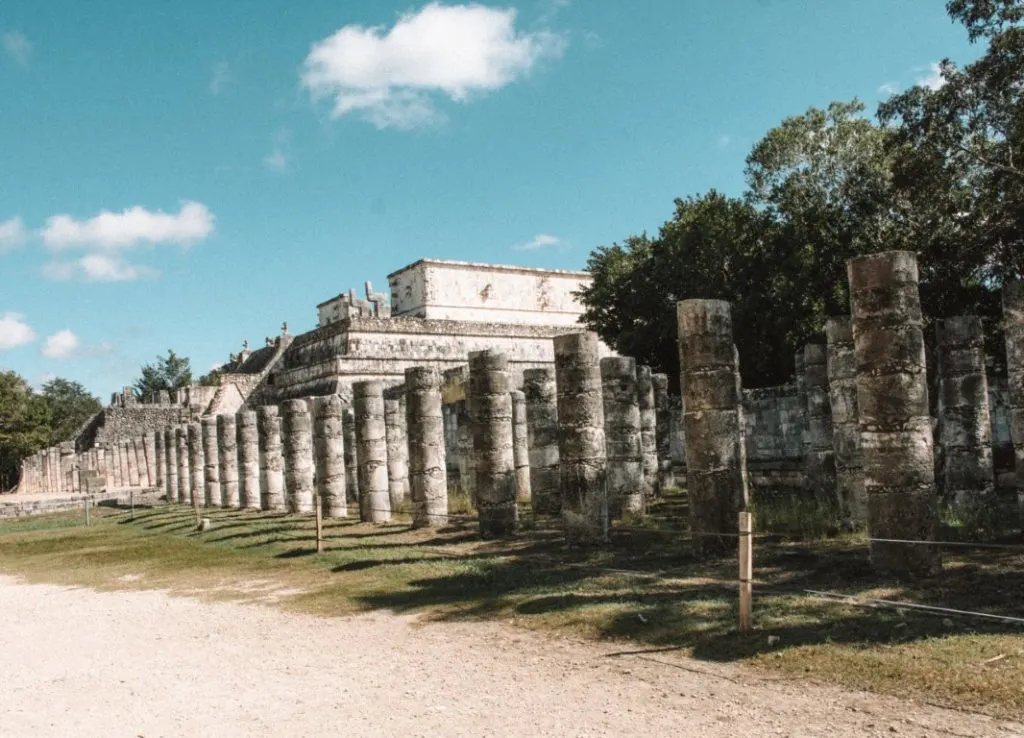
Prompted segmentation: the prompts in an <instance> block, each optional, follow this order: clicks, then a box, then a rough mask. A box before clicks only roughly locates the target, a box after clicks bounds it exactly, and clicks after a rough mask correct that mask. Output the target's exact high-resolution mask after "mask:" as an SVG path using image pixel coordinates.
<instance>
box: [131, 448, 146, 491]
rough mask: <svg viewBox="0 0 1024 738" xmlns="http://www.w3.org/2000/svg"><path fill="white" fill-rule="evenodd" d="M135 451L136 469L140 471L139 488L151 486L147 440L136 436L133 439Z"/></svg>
mask: <svg viewBox="0 0 1024 738" xmlns="http://www.w3.org/2000/svg"><path fill="white" fill-rule="evenodd" d="M132 446H133V447H134V450H135V468H136V469H138V475H139V484H138V486H139V487H148V486H149V463H148V462H147V461H146V438H145V436H136V437H135V438H133V439H132Z"/></svg>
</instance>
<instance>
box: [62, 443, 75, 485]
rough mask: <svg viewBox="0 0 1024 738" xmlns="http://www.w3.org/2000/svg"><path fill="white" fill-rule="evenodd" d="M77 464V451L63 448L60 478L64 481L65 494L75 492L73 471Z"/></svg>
mask: <svg viewBox="0 0 1024 738" xmlns="http://www.w3.org/2000/svg"><path fill="white" fill-rule="evenodd" d="M74 464H75V452H74V449H70V448H62V449H61V450H60V479H61V482H62V483H63V490H62V491H63V492H64V493H65V494H73V493H74V491H75V485H74V481H73V476H74V475H73V472H72V470H73V469H74Z"/></svg>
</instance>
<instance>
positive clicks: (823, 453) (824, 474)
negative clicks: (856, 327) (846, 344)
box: [804, 343, 836, 504]
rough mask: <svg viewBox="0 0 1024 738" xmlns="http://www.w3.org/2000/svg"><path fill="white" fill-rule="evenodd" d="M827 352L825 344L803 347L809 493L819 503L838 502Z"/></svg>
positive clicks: (812, 344)
mask: <svg viewBox="0 0 1024 738" xmlns="http://www.w3.org/2000/svg"><path fill="white" fill-rule="evenodd" d="M827 362H828V352H827V350H826V347H825V345H824V344H820V343H809V344H807V345H806V346H804V381H805V383H806V389H807V446H806V447H805V448H804V451H805V456H804V460H805V461H804V463H805V464H806V467H807V484H808V491H809V492H810V493H811V494H812V495H813V496H814V499H815V500H817V501H818V502H819V503H824V504H829V503H832V502H835V501H836V459H835V452H834V451H833V450H832V405H831V403H830V402H829V390H828V371H827V368H826V367H827Z"/></svg>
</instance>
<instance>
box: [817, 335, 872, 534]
mask: <svg viewBox="0 0 1024 738" xmlns="http://www.w3.org/2000/svg"><path fill="white" fill-rule="evenodd" d="M825 337H826V340H827V342H828V344H827V345H828V366H827V368H828V390H829V401H830V404H831V408H832V446H833V448H834V449H835V465H836V493H837V495H838V497H839V507H840V510H841V512H842V515H843V518H844V519H845V520H847V521H848V522H849V525H850V527H852V528H862V527H864V526H865V525H867V522H868V502H867V496H866V493H865V492H864V467H863V465H862V464H861V458H860V422H859V420H858V413H857V362H856V361H855V359H854V355H853V327H852V326H851V324H850V319H849V318H847V317H842V318H829V319H828V321H827V322H826V324H825Z"/></svg>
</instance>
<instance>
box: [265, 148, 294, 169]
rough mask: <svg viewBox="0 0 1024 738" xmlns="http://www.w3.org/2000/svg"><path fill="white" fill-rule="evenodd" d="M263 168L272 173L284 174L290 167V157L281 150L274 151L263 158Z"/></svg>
mask: <svg viewBox="0 0 1024 738" xmlns="http://www.w3.org/2000/svg"><path fill="white" fill-rule="evenodd" d="M263 166H265V167H266V168H267V169H269V170H270V171H272V172H283V171H284V170H285V169H286V168H287V167H288V157H287V156H286V155H285V153H284V152H283V151H281V149H274V150H273V151H271V152H270V153H269V154H267V155H266V156H264V157H263Z"/></svg>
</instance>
